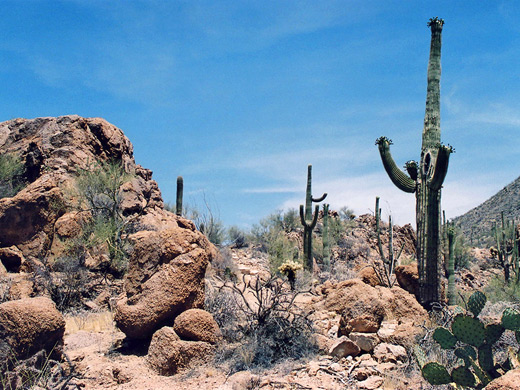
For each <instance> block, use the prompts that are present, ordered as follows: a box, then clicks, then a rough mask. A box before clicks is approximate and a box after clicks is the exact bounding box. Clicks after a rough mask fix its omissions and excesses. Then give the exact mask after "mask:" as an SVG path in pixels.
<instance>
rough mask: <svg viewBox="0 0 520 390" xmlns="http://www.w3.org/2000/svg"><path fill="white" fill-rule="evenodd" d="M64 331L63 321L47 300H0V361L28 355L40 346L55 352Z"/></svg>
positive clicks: (59, 345) (60, 345) (39, 348)
mask: <svg viewBox="0 0 520 390" xmlns="http://www.w3.org/2000/svg"><path fill="white" fill-rule="evenodd" d="M64 333H65V320H64V319H63V316H62V315H61V313H60V312H59V311H58V310H57V309H56V306H55V305H54V302H52V301H51V300H50V299H48V298H44V297H38V298H26V299H19V300H16V301H9V302H4V303H2V304H0V364H1V363H3V362H5V361H6V359H9V358H16V359H25V358H28V357H29V356H31V355H32V354H34V353H36V352H38V351H40V350H42V349H45V350H46V351H47V352H51V351H53V350H56V351H59V350H61V347H62V345H63V334H64ZM13 355H14V356H13Z"/></svg>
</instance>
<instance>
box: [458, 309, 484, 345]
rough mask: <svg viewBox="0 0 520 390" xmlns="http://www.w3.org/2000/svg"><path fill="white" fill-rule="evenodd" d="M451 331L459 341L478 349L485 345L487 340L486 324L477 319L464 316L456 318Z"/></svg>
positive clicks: (460, 315)
mask: <svg viewBox="0 0 520 390" xmlns="http://www.w3.org/2000/svg"><path fill="white" fill-rule="evenodd" d="M451 330H452V332H453V334H454V336H455V337H456V338H457V339H458V340H460V341H462V342H463V343H466V344H469V345H473V346H474V347H477V348H478V347H480V346H481V345H482V344H483V343H484V340H485V338H486V331H485V329H484V324H483V323H482V322H480V321H479V320H478V319H477V318H473V317H471V316H468V315H464V314H459V315H457V316H456V317H455V319H454V320H453V324H451Z"/></svg>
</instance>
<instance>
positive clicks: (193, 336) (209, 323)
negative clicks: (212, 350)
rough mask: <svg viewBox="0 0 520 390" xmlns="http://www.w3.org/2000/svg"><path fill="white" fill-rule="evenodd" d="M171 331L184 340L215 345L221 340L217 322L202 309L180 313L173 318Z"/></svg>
mask: <svg viewBox="0 0 520 390" xmlns="http://www.w3.org/2000/svg"><path fill="white" fill-rule="evenodd" d="M173 329H174V330H175V332H176V333H177V334H178V335H179V336H180V337H181V338H183V339H185V340H190V341H205V342H207V343H210V344H216V343H217V342H218V341H219V340H221V339H222V333H221V332H220V328H219V327H218V325H217V322H216V321H215V319H214V318H213V316H212V315H211V314H210V313H208V312H207V311H206V310H202V309H189V310H186V311H185V312H183V313H181V314H180V315H179V316H178V317H177V318H175V323H174V325H173Z"/></svg>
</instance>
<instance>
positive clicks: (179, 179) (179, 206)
mask: <svg viewBox="0 0 520 390" xmlns="http://www.w3.org/2000/svg"><path fill="white" fill-rule="evenodd" d="M183 191H184V180H183V178H182V176H178V177H177V201H176V214H177V215H178V216H181V215H182V194H183Z"/></svg>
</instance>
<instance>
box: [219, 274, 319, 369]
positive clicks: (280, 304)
mask: <svg viewBox="0 0 520 390" xmlns="http://www.w3.org/2000/svg"><path fill="white" fill-rule="evenodd" d="M225 290H227V291H228V292H229V293H231V295H229V296H228V297H227V298H225V299H229V300H231V299H232V300H233V301H234V303H233V306H231V305H229V307H233V310H232V312H233V314H231V313H230V312H226V314H225V316H228V317H227V319H226V317H225V316H222V317H220V319H219V320H217V323H218V322H219V321H224V320H226V323H224V324H223V325H224V327H226V326H230V324H234V325H233V326H234V327H233V330H234V331H233V333H230V332H227V334H230V335H231V337H232V339H231V340H230V339H229V338H228V340H229V341H230V342H238V344H233V343H229V344H227V345H226V346H224V348H223V350H222V351H221V354H220V355H221V356H225V359H226V360H228V361H229V362H230V364H231V366H232V367H231V370H232V371H239V370H243V369H250V368H253V367H269V366H271V365H272V364H275V363H277V362H279V361H282V360H286V359H300V358H302V357H304V356H307V355H309V354H312V353H314V352H315V344H314V342H313V339H312V336H311V335H312V322H311V321H310V320H309V318H308V314H307V313H304V312H302V311H301V310H300V309H298V308H297V307H296V305H295V303H294V302H295V299H296V297H297V296H298V294H299V293H298V292H294V291H291V290H290V289H289V288H288V286H287V285H286V284H285V283H284V282H283V281H282V280H281V279H280V278H278V277H276V276H271V277H270V278H268V279H261V278H260V277H256V278H251V279H250V280H246V279H245V277H244V278H243V280H242V283H241V284H240V285H239V284H237V283H226V284H224V286H222V288H221V289H220V291H225ZM219 293H220V292H219ZM221 313H223V312H221ZM219 315H221V314H220V313H219V312H218V311H217V317H219Z"/></svg>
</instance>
